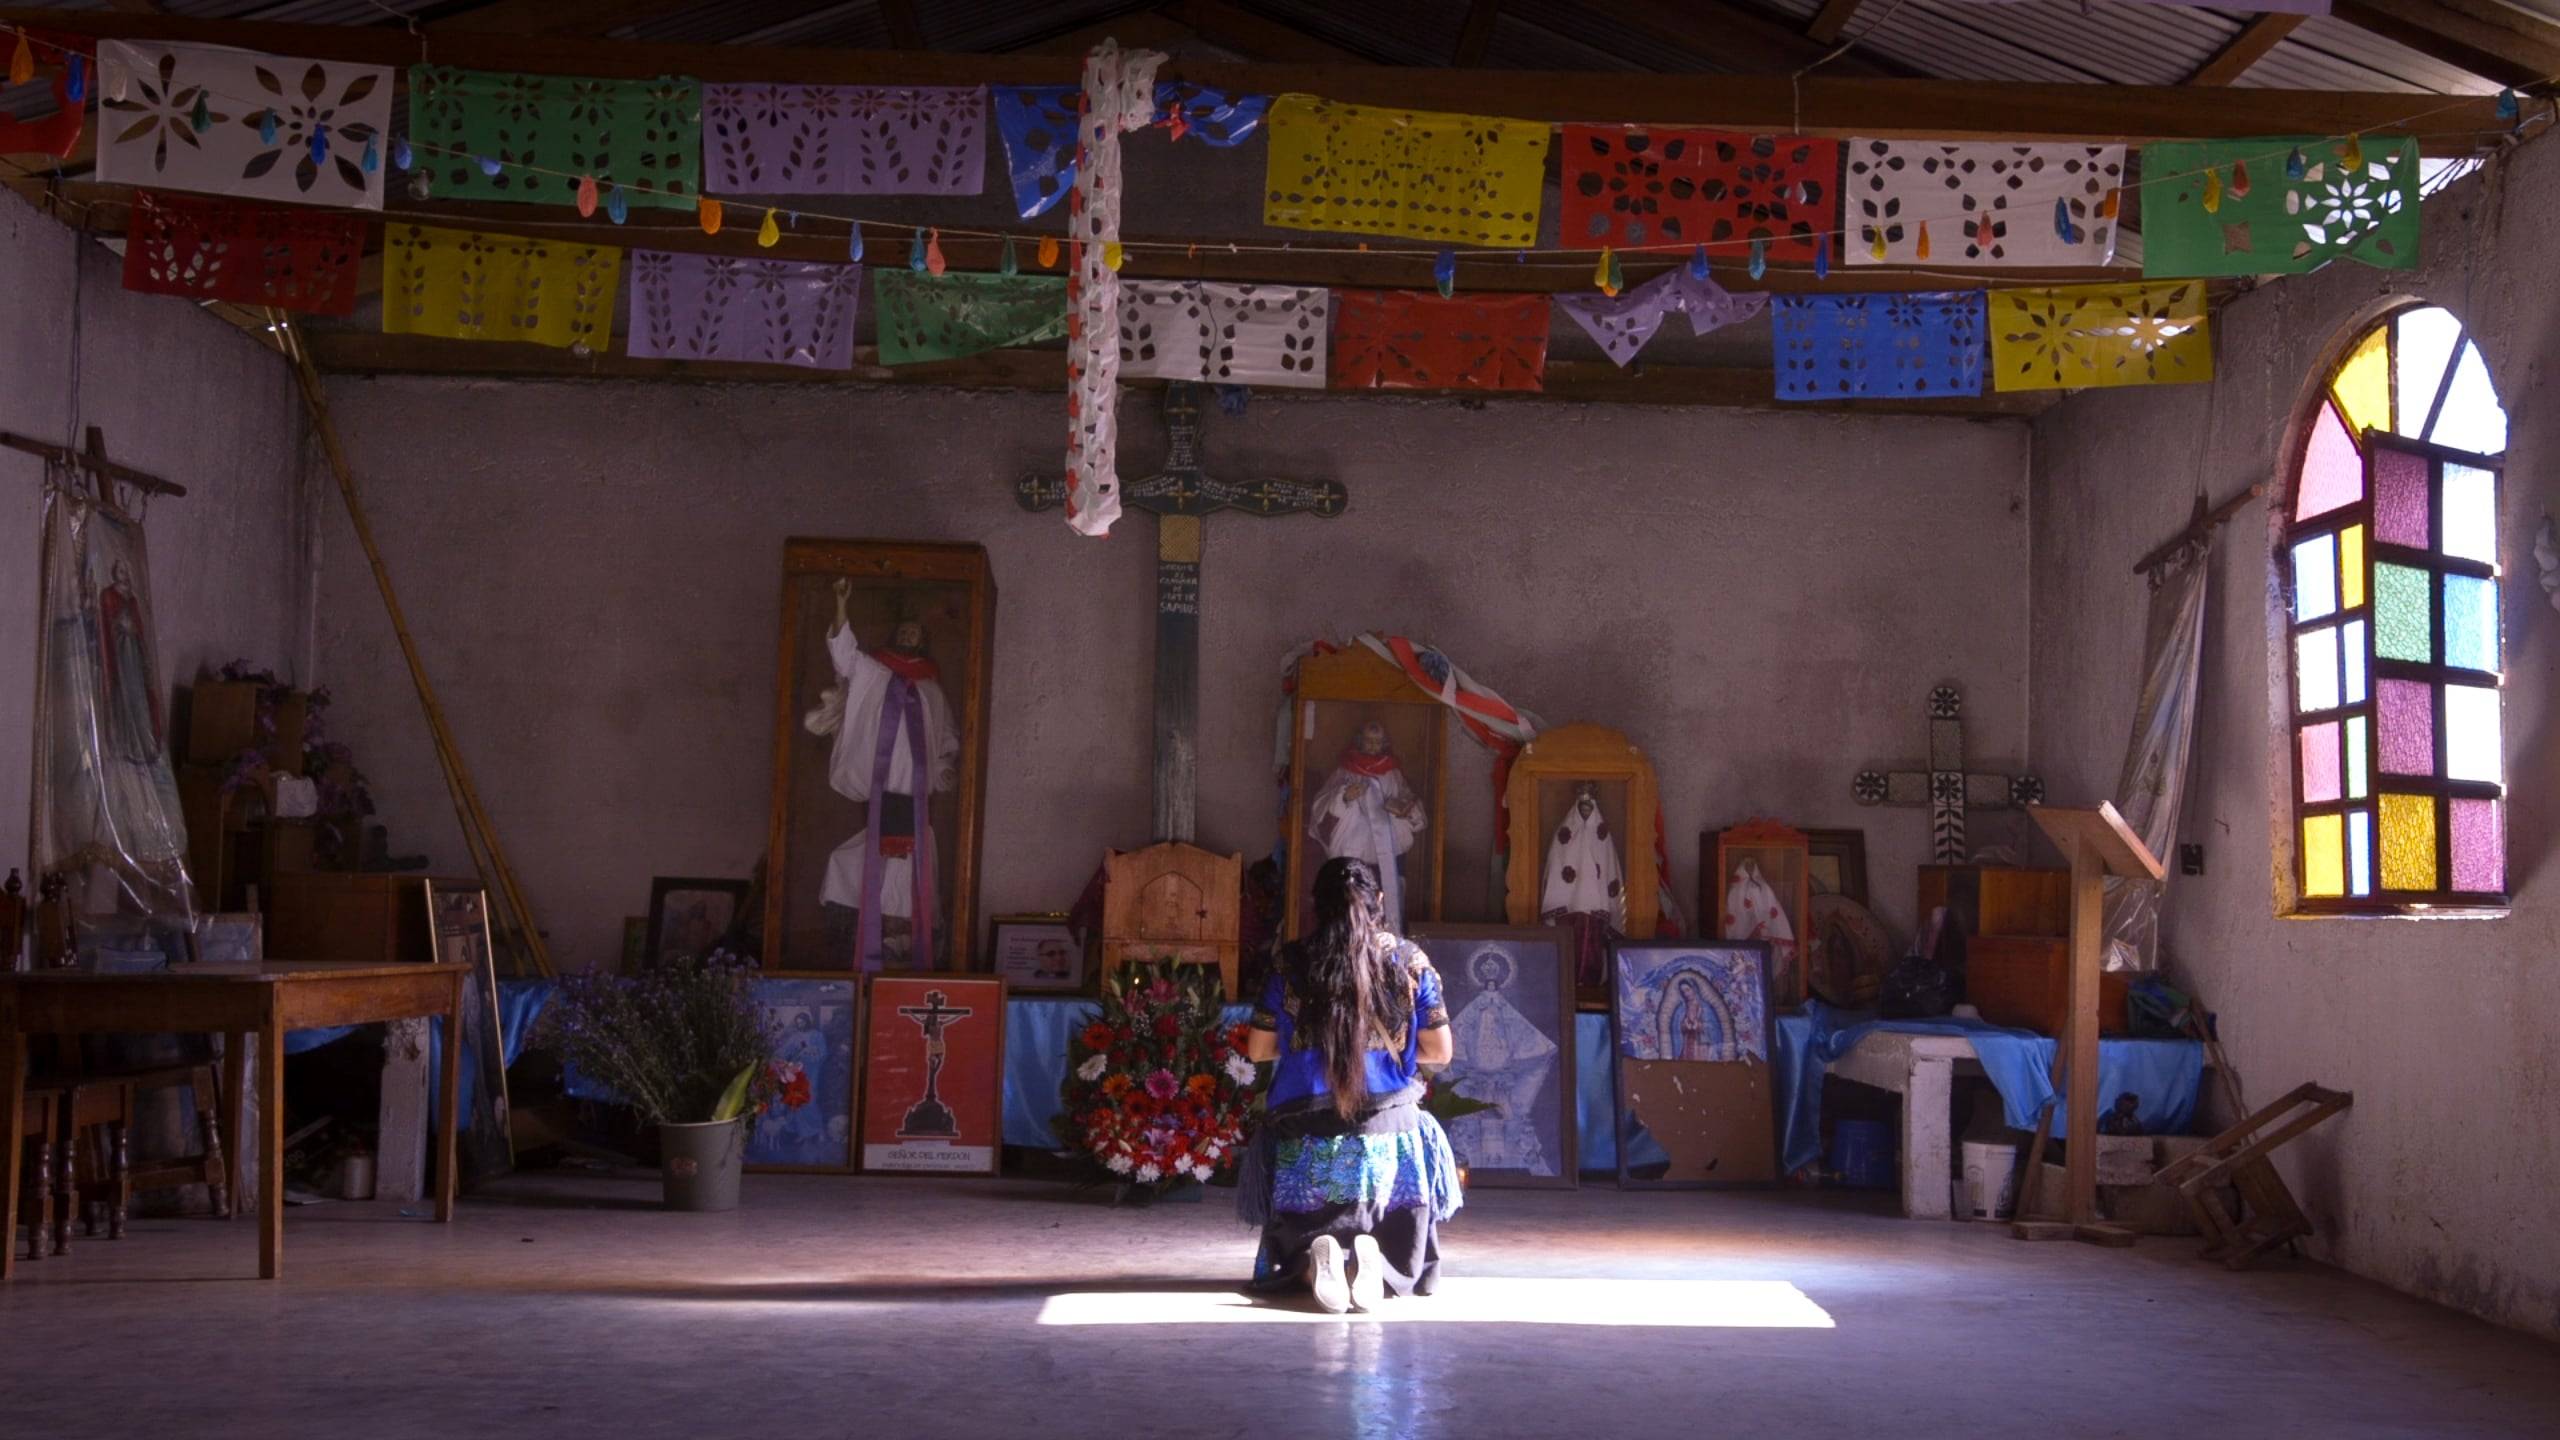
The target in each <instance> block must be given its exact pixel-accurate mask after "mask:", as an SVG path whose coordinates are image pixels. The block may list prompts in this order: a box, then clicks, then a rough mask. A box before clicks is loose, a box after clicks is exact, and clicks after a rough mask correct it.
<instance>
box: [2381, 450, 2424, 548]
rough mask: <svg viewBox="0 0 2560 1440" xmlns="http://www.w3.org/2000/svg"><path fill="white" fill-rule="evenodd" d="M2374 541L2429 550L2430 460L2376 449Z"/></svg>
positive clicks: (2404, 452)
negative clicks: (2428, 467)
mask: <svg viewBox="0 0 2560 1440" xmlns="http://www.w3.org/2000/svg"><path fill="white" fill-rule="evenodd" d="M2373 538H2375V539H2377V540H2380V541H2383V542H2385V543H2387V544H2392V545H2406V546H2408V547H2409V548H2410V549H2412V550H2424V549H2426V548H2427V457H2425V456H2424V455H2412V454H2410V453H2409V452H2408V451H2406V450H2393V449H2389V448H2387V447H2376V448H2375V450H2374V452H2373Z"/></svg>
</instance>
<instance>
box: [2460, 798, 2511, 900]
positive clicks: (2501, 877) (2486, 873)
mask: <svg viewBox="0 0 2560 1440" xmlns="http://www.w3.org/2000/svg"><path fill="white" fill-rule="evenodd" d="M2448 808H2449V809H2450V810H2451V811H2452V813H2451V814H2450V815H2448V816H2446V817H2445V828H2447V829H2448V830H2450V831H2452V832H2453V833H2452V834H2451V835H2450V836H2449V837H2448V838H2449V839H2450V840H2451V841H2452V842H2453V888H2454V889H2456V890H2479V891H2486V892H2488V893H2491V894H2503V893H2505V891H2506V888H2507V835H2506V826H2505V825H2504V824H2502V823H2500V822H2501V819H2502V817H2501V816H2500V815H2499V814H2498V802H2497V801H2495V800H2456V801H2454V802H2453V803H2452V804H2451V805H2450V806H2449V807H2448Z"/></svg>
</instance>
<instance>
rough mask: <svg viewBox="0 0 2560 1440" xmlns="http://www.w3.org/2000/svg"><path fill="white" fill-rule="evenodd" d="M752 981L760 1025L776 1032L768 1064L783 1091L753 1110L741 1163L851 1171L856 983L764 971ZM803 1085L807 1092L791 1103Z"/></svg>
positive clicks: (762, 1168) (791, 1171)
mask: <svg viewBox="0 0 2560 1440" xmlns="http://www.w3.org/2000/svg"><path fill="white" fill-rule="evenodd" d="M755 987H756V1003H757V1004H758V1005H759V1006H760V1007H762V1008H763V1010H764V1012H765V1022H766V1024H767V1025H768V1026H771V1027H773V1028H774V1029H776V1030H777V1031H778V1033H779V1034H780V1036H781V1039H780V1040H779V1041H778V1042H777V1044H776V1045H775V1053H774V1064H775V1068H776V1071H777V1074H776V1076H775V1078H776V1079H777V1080H778V1081H780V1082H781V1088H782V1093H781V1095H779V1096H778V1097H777V1098H776V1100H775V1101H773V1102H770V1103H769V1104H768V1106H767V1110H766V1113H764V1114H762V1115H759V1116H757V1117H756V1129H755V1133H754V1134H753V1135H751V1136H749V1137H748V1139H747V1168H748V1169H749V1170H752V1171H757V1172H761V1173H768V1174H779V1175H849V1174H851V1173H853V1169H854V1165H853V1120H854V1114H855V1111H854V1097H855V1094H856V1092H857V1090H858V1089H859V1088H860V1087H859V1084H858V1081H857V1077H856V1075H855V1068H856V1067H855V1063H854V1061H855V1055H856V1053H857V1049H858V1039H859V1033H860V1031H859V1026H858V1024H857V1021H858V1019H859V1017H860V1015H861V1008H862V1007H861V1003H860V1001H861V994H860V987H859V986H857V985H856V984H855V983H854V980H853V977H852V976H849V975H837V976H824V977H803V976H782V977H768V978H765V979H761V980H758V981H756V982H755ZM830 1012H838V1013H830ZM801 1084H805V1086H806V1089H805V1092H801V1093H804V1094H805V1097H806V1098H804V1099H801V1100H800V1102H799V1103H798V1104H792V1103H790V1102H791V1101H792V1100H793V1099H794V1098H795V1087H796V1086H797V1085H801ZM839 1117H841V1119H842V1122H843V1130H842V1132H841V1133H838V1132H837V1129H836V1122H837V1120H838V1118H839Z"/></svg>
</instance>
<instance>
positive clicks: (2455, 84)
mask: <svg viewBox="0 0 2560 1440" xmlns="http://www.w3.org/2000/svg"><path fill="white" fill-rule="evenodd" d="M2239 83H2240V84H2242V85H2254V86H2258V87H2261V88H2265V89H2274V90H2434V91H2438V92H2440V93H2443V94H2447V95H2494V94H2496V93H2498V85H2497V82H2496V81H2493V80H2485V79H2482V78H2481V77H2480V76H2477V75H2474V74H2472V73H2471V72H2470V71H2468V70H2464V69H2462V68H2460V67H2458V66H2453V65H2447V64H2446V63H2444V62H2443V61H2441V60H2438V59H2436V58H2435V57H2433V56H2430V55H2421V54H2419V53H2418V52H2417V51H2415V50H2412V49H2410V48H2409V47H2408V46H2406V45H2403V44H2401V43H2399V42H2398V41H2396V40H2386V39H2384V38H2382V37H2381V36H2379V35H2376V34H2374V33H2373V32H2372V31H2370V30H2359V29H2357V28H2356V27H2355V26H2353V25H2350V24H2348V23H2347V22H2345V21H2344V20H2337V19H2332V18H2330V17H2328V16H2325V15H2323V16H2315V17H2313V18H2312V19H2309V20H2306V21H2304V22H2303V24H2302V28H2301V29H2299V30H2296V31H2294V32H2293V34H2292V36H2291V37H2289V38H2288V39H2286V41H2285V42H2284V43H2283V44H2281V45H2279V46H2277V47H2276V48H2275V49H2273V50H2271V51H2269V52H2267V55H2266V58H2264V59H2262V60H2260V61H2259V62H2258V63H2257V64H2255V65H2252V66H2250V67H2249V69H2248V71H2247V73H2245V74H2243V75H2242V76H2241V77H2240V80H2239Z"/></svg>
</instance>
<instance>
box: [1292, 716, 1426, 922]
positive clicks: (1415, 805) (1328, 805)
mask: <svg viewBox="0 0 2560 1440" xmlns="http://www.w3.org/2000/svg"><path fill="white" fill-rule="evenodd" d="M1427 823H1428V817H1426V816H1425V815H1424V814H1423V812H1422V797H1421V796H1419V795H1417V794H1416V793H1414V788H1413V785H1412V782H1410V781H1408V780H1406V779H1405V776H1404V762H1403V761H1401V760H1398V759H1397V758H1396V753H1395V751H1394V750H1392V749H1390V748H1388V745H1387V727H1386V726H1384V725H1382V724H1380V723H1378V722H1377V721H1375V720H1372V721H1370V722H1369V723H1368V724H1366V725H1363V726H1361V727H1360V733H1359V734H1358V735H1357V736H1355V737H1354V738H1353V740H1352V742H1351V744H1350V745H1349V746H1348V747H1346V748H1345V749H1344V750H1343V752H1342V758H1341V759H1340V760H1338V761H1336V762H1335V764H1334V768H1333V773H1332V774H1330V775H1327V776H1326V777H1325V778H1324V783H1322V784H1320V785H1318V786H1317V787H1316V789H1315V793H1314V794H1312V795H1310V796H1309V797H1308V798H1307V837H1308V838H1309V839H1311V840H1313V841H1315V842H1316V845H1317V847H1318V848H1320V849H1322V850H1323V851H1324V854H1325V858H1326V859H1329V860H1332V859H1340V858H1342V857H1344V856H1346V855H1347V856H1349V857H1351V858H1352V859H1354V860H1365V861H1367V862H1368V864H1369V868H1371V869H1372V870H1375V871H1376V872H1377V873H1378V883H1379V887H1380V888H1381V889H1382V890H1383V891H1384V892H1385V901H1386V920H1387V924H1388V925H1389V926H1390V927H1391V928H1392V929H1394V931H1395V932H1396V933H1397V934H1399V935H1401V934H1403V933H1404V867H1403V864H1402V863H1401V858H1400V857H1402V856H1403V854H1404V853H1405V852H1406V851H1408V850H1411V849H1412V848H1413V840H1414V837H1415V836H1416V835H1419V834H1421V833H1422V828H1423V826H1424V825H1425V824H1427Z"/></svg>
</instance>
